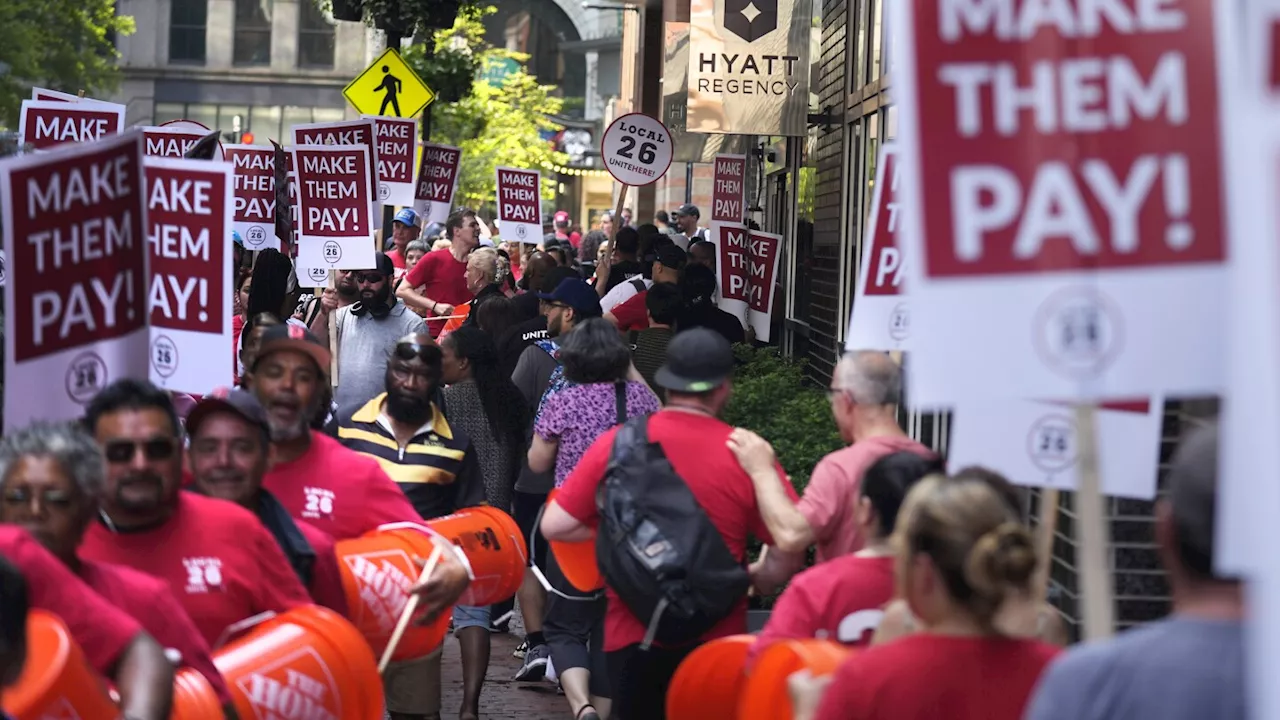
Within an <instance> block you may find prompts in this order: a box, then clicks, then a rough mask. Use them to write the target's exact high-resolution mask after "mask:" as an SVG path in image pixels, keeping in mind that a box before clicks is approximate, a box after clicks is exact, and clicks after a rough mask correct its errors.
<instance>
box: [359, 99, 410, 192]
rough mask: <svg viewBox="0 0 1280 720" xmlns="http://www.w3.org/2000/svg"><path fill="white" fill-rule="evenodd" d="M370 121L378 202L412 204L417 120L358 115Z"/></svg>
mask: <svg viewBox="0 0 1280 720" xmlns="http://www.w3.org/2000/svg"><path fill="white" fill-rule="evenodd" d="M360 117H362V118H364V119H366V120H372V121H373V123H374V131H375V136H376V143H375V144H376V145H377V157H378V195H377V198H378V202H380V203H382V204H383V205H396V206H399V205H408V206H412V205H413V191H414V184H413V170H414V167H413V161H414V150H415V149H416V143H417V141H418V119H417V118H407V119H406V118H395V117H384V116H382V115H361V116H360Z"/></svg>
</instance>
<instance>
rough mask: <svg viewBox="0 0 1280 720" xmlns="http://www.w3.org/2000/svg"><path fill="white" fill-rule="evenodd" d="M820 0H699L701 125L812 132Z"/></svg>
mask: <svg viewBox="0 0 1280 720" xmlns="http://www.w3.org/2000/svg"><path fill="white" fill-rule="evenodd" d="M812 15H813V10H812V0H692V1H691V3H690V16H689V20H690V28H689V31H690V38H689V41H690V42H689V44H690V57H689V108H688V116H687V123H688V125H687V128H688V131H689V132H694V133H732V134H739V135H804V134H805V131H806V121H807V119H808V112H809V44H810V42H811V38H812V34H813V32H814V31H813V20H812Z"/></svg>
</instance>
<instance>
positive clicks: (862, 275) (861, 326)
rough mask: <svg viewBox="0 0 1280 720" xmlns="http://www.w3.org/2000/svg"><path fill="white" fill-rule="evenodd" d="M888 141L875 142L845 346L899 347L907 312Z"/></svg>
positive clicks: (903, 345) (894, 169) (906, 333)
mask: <svg viewBox="0 0 1280 720" xmlns="http://www.w3.org/2000/svg"><path fill="white" fill-rule="evenodd" d="M896 156H897V153H896V149H895V147H894V145H893V144H892V143H884V144H883V145H881V146H880V162H879V163H878V164H877V167H876V181H875V182H876V184H875V187H874V188H873V190H872V197H871V217H870V218H868V220H867V233H866V235H865V237H864V238H863V240H862V244H863V251H862V267H861V268H860V269H859V272H858V285H857V286H856V287H855V288H854V291H853V313H852V316H851V317H850V318H849V337H848V338H846V340H845V349H847V350H905V349H907V344H908V341H909V340H910V337H911V315H910V312H909V308H908V306H907V297H906V295H904V294H903V293H902V253H901V251H899V250H898V241H897V232H898V207H899V205H898V198H897V192H898V190H897V188H898V163H897V160H896Z"/></svg>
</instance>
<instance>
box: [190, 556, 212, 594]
mask: <svg viewBox="0 0 1280 720" xmlns="http://www.w3.org/2000/svg"><path fill="white" fill-rule="evenodd" d="M182 565H183V567H185V568H186V569H187V588H186V590H187V593H188V594H190V595H197V594H202V593H207V592H209V590H211V589H218V590H221V589H222V560H220V559H218V558H215V557H194V558H183V559H182Z"/></svg>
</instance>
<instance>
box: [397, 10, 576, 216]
mask: <svg viewBox="0 0 1280 720" xmlns="http://www.w3.org/2000/svg"><path fill="white" fill-rule="evenodd" d="M492 12H494V8H492V7H485V8H479V9H475V10H467V9H464V10H463V11H462V12H460V13H459V15H458V20H457V22H456V23H455V24H454V26H453V27H452V28H450V29H448V30H442V31H440V32H438V33H436V34H435V37H434V38H433V39H432V41H433V42H432V45H433V46H432V48H431V49H432V52H431V53H427V52H426V48H425V47H423V46H422V45H415V46H413V47H412V48H410V49H409V50H407V51H406V52H405V54H404V57H405V60H406V61H407V62H408V63H409V64H410V65H411V66H413V68H414V70H415V71H416V72H417V73H418V74H419V75H420V76H421V77H422V79H423V80H424V81H425V82H426V83H427V85H428V86H430V87H431V88H433V89H436V88H437V87H439V88H448V87H451V86H459V87H465V91H463V92H460V93H459V95H460V97H458V99H457V100H455V101H454V102H441V101H437V102H435V103H433V104H432V105H431V107H430V111H431V141H432V142H438V143H444V144H446V145H454V146H457V147H459V148H461V149H462V168H461V172H460V176H459V178H458V198H459V202H461V203H466V204H467V205H469V206H471V207H483V206H488V205H492V204H493V201H494V193H495V192H496V187H495V186H496V182H497V180H496V177H495V173H496V168H497V167H498V166H499V165H505V166H510V167H516V168H527V169H530V170H541V169H543V167H544V166H545V165H549V164H552V163H555V164H560V165H563V164H566V163H567V162H568V157H567V156H566V155H565V154H564V153H560V152H556V151H555V148H554V147H553V146H552V144H551V143H549V142H547V141H546V140H544V139H543V138H542V137H540V135H539V133H540V132H542V131H550V132H555V131H558V130H560V129H561V128H560V126H558V125H556V124H555V123H554V122H552V121H551V120H550V119H548V118H549V116H551V115H555V114H556V113H559V112H560V111H561V109H562V108H563V102H564V101H563V100H562V99H560V98H558V97H555V96H554V95H553V94H552V93H553V92H554V90H555V87H554V86H551V85H540V84H538V81H537V78H535V77H534V76H532V75H530V74H528V73H527V72H526V71H525V69H524V67H523V63H525V62H526V61H527V60H528V57H527V56H525V55H522V54H520V53H513V52H510V51H508V50H504V49H501V48H494V47H492V46H490V45H488V44H487V43H486V42H485V40H484V25H483V18H484V16H486V15H488V14H491V13H492ZM501 58H511V59H514V60H516V61H517V62H518V63H520V64H521V67H520V69H519V70H517V71H516V72H513V73H511V74H509V75H507V76H506V78H505V79H504V81H503V84H502V86H501V87H494V86H493V85H490V84H489V83H488V82H486V81H484V80H477V79H476V76H477V73H478V71H479V70H480V69H481V68H483V67H485V64H486V62H488V61H489V60H490V59H495V60H496V59H501ZM433 83H434V84H433ZM555 191H556V187H555V181H554V180H553V179H550V178H547V177H546V173H545V172H544V177H543V180H542V197H543V198H544V199H548V200H550V199H554V198H555Z"/></svg>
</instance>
